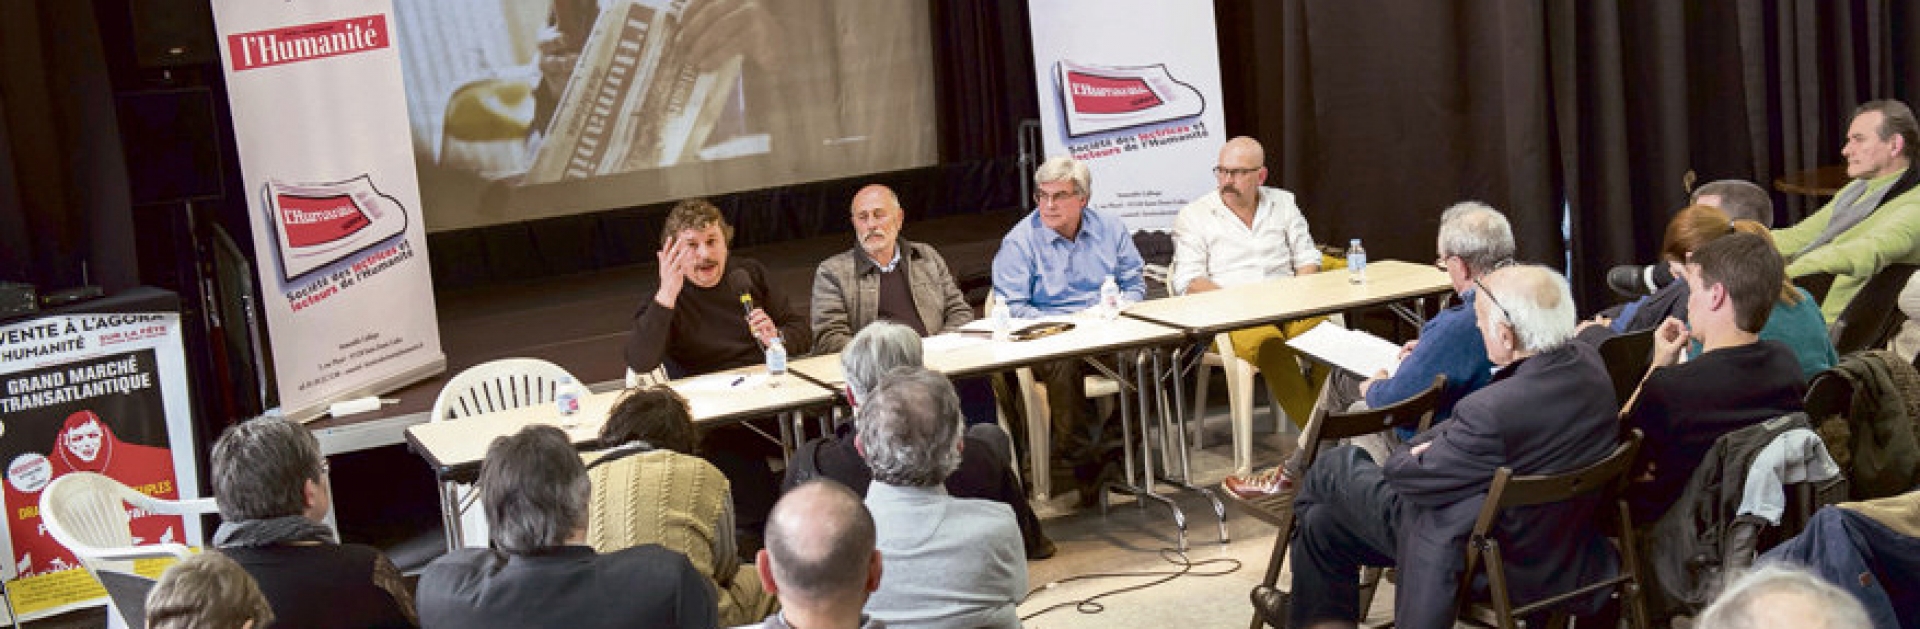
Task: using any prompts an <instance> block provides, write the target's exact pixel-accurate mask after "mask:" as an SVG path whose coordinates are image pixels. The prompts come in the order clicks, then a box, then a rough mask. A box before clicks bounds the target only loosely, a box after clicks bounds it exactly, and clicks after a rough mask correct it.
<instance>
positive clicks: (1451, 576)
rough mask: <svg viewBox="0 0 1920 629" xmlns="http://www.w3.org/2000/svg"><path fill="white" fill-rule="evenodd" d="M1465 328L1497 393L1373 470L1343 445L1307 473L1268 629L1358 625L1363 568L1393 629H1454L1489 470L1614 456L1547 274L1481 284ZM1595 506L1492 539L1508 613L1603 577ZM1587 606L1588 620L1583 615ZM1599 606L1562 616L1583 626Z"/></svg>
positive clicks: (1601, 404)
mask: <svg viewBox="0 0 1920 629" xmlns="http://www.w3.org/2000/svg"><path fill="white" fill-rule="evenodd" d="M1477 284H1478V286H1477V288H1478V289H1479V291H1478V294H1477V296H1476V298H1475V299H1474V302H1473V304H1474V315H1475V320H1476V321H1477V322H1478V326H1479V329H1480V333H1481V336H1482V340H1483V341H1484V342H1485V343H1486V347H1487V357H1488V358H1489V359H1490V360H1492V361H1493V363H1494V364H1495V365H1499V366H1500V371H1499V373H1497V374H1496V375H1495V376H1494V379H1493V382H1491V383H1488V384H1487V386H1486V387H1484V388H1482V389H1480V390H1479V391H1475V392H1473V393H1471V394H1469V395H1467V396H1466V397H1465V398H1462V399H1461V400H1460V401H1459V403H1457V404H1455V405H1454V407H1453V417H1452V419H1449V420H1447V421H1446V422H1445V423H1442V424H1439V425H1437V426H1434V427H1433V428H1432V429H1430V430H1428V431H1426V432H1423V433H1420V434H1419V435H1416V436H1415V437H1414V438H1413V439H1412V440H1411V441H1409V442H1408V443H1407V445H1403V446H1401V447H1397V448H1395V449H1394V450H1393V453H1392V455H1390V456H1389V457H1388V458H1387V461H1386V464H1385V465H1380V464H1376V463H1374V461H1373V459H1372V457H1370V456H1369V455H1367V454H1366V452H1365V451H1364V450H1361V449H1359V448H1356V447H1353V446H1350V445H1348V446H1340V447H1336V448H1333V449H1332V450H1329V451H1327V452H1326V454H1325V455H1324V456H1322V457H1321V458H1320V460H1318V461H1316V462H1315V464H1314V465H1313V467H1312V468H1311V469H1308V470H1307V475H1306V477H1305V478H1304V479H1302V482H1301V491H1300V497H1299V499H1298V501H1297V502H1296V504H1295V507H1294V508H1295V509H1296V510H1297V513H1298V516H1297V521H1298V527H1299V528H1298V529H1297V534H1296V535H1297V536H1296V537H1295V538H1294V540H1293V545H1292V548H1291V554H1290V556H1289V557H1288V559H1289V560H1290V561H1291V562H1292V564H1293V592H1292V593H1291V595H1289V594H1285V593H1281V592H1278V591H1276V590H1273V589H1271V588H1266V587H1260V588H1255V590H1254V592H1253V601H1254V605H1255V608H1256V609H1258V610H1259V611H1260V613H1261V615H1262V616H1263V617H1264V618H1265V619H1266V621H1267V622H1268V623H1270V624H1272V625H1274V626H1276V627H1321V626H1347V627H1351V626H1354V625H1355V623H1357V622H1358V620H1359V618H1360V615H1359V609H1358V607H1359V598H1360V597H1359V585H1358V584H1359V582H1360V579H1359V571H1360V566H1362V565H1369V566H1397V567H1398V568H1397V569H1398V572H1399V575H1400V576H1399V579H1400V580H1399V583H1398V585H1397V587H1396V589H1395V590H1394V620H1395V621H1396V622H1397V623H1398V624H1399V625H1400V626H1402V627H1413V628H1416V629H1422V628H1428V627H1451V626H1452V625H1453V617H1454V615H1453V612H1454V602H1455V601H1454V593H1455V591H1456V583H1457V582H1458V579H1459V573H1460V570H1461V568H1462V567H1463V565H1464V562H1463V561H1462V558H1463V556H1464V554H1465V546H1466V537H1467V533H1468V531H1469V530H1470V529H1471V528H1472V527H1473V521H1474V519H1475V517H1476V516H1477V514H1478V511H1479V509H1480V505H1481V503H1482V501H1483V499H1484V498H1485V495H1486V491H1487V487H1488V485H1489V483H1490V482H1491V481H1492V479H1493V474H1494V470H1496V469H1498V468H1500V467H1508V468H1511V469H1512V470H1513V471H1514V472H1515V473H1517V474H1553V473H1559V472H1565V471H1568V470H1572V469H1577V468H1579V467H1582V466H1585V465H1590V464H1592V463H1594V462H1595V461H1598V460H1600V459H1602V458H1604V457H1606V456H1607V455H1608V454H1609V453H1611V451H1612V450H1613V448H1614V447H1615V446H1616V445H1617V444H1618V439H1617V438H1616V437H1617V435H1618V434H1619V423H1618V420H1617V419H1616V414H1615V407H1616V404H1615V400H1614V396H1613V387H1612V385H1611V384H1609V382H1610V381H1609V379H1608V377H1607V370H1606V367H1605V366H1604V365H1603V364H1601V361H1600V356H1599V354H1598V353H1597V352H1595V351H1594V349H1593V348H1592V347H1590V346H1588V345H1586V344H1584V343H1569V342H1568V340H1569V339H1570V338H1571V337H1572V336H1573V328H1574V319H1575V315H1574V306H1573V295H1572V294H1571V293H1570V292H1569V290H1568V288H1567V283H1566V280H1565V279H1562V278H1561V277H1560V275H1559V274H1558V273H1555V272H1554V271H1552V270H1550V269H1547V268H1545V267H1538V266H1510V267H1506V268H1503V269H1500V270H1497V271H1494V272H1493V273H1490V274H1488V275H1487V276H1486V277H1485V278H1484V279H1483V281H1480V282H1478V283H1477ZM1598 505H1599V501H1598V500H1597V499H1578V500H1574V501H1570V502H1566V503H1561V504H1553V505H1541V506H1538V507H1534V508H1529V509H1526V510H1520V511H1512V512H1509V513H1507V514H1506V515H1505V517H1503V518H1502V519H1501V521H1500V522H1499V524H1497V525H1496V526H1495V535H1496V536H1497V538H1498V539H1499V540H1500V549H1501V551H1502V553H1504V554H1505V556H1506V567H1507V575H1508V578H1509V579H1510V584H1509V588H1510V590H1511V592H1512V595H1513V597H1514V599H1516V600H1532V599H1535V598H1538V597H1540V596H1541V595H1543V594H1544V593H1547V592H1555V591H1560V590H1564V589H1566V588H1567V587H1568V586H1569V585H1570V584H1571V583H1572V582H1573V581H1574V580H1575V579H1580V578H1583V577H1591V576H1600V575H1604V574H1608V573H1610V572H1611V571H1612V570H1613V569H1614V563H1615V561H1614V559H1613V554H1612V552H1611V551H1610V550H1608V549H1607V544H1608V542H1607V540H1606V538H1605V537H1604V536H1602V534H1601V532H1600V530H1599V529H1598V527H1597V525H1596V522H1597V521H1599V520H1600V519H1601V518H1599V517H1598V516H1599V515H1600V512H1598V511H1596V508H1597V507H1598ZM1580 603H1586V604H1587V606H1586V608H1585V609H1579V607H1580V605H1579V604H1580ZM1600 603H1601V601H1597V600H1596V601H1578V602H1576V603H1573V605H1574V606H1575V609H1573V610H1571V611H1574V612H1576V613H1591V612H1593V611H1595V610H1596V609H1597V607H1598V606H1599V604H1600Z"/></svg>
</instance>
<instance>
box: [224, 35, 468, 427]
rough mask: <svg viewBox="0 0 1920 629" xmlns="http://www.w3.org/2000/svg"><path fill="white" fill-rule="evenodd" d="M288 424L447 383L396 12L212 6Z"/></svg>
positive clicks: (281, 405) (282, 408)
mask: <svg viewBox="0 0 1920 629" xmlns="http://www.w3.org/2000/svg"><path fill="white" fill-rule="evenodd" d="M212 6H213V14H214V24H215V26H216V27H217V28H218V30H219V34H220V37H219V39H220V48H221V61H222V66H223V68H224V69H225V71H226V77H227V92H228V95H229V98H230V99H231V101H232V111H233V127H234V140H235V143H236V144H237V145H238V147H239V152H240V155H239V157H240V171H241V174H242V176H243V177H244V178H245V180H246V190H247V193H248V195H249V199H248V201H249V203H250V206H251V208H252V212H251V216H252V222H253V242H254V249H255V252H256V258H257V259H256V260H255V267H256V268H258V269H259V271H260V286H261V290H262V292H263V293H264V295H265V298H264V299H263V302H264V310H265V311H266V320H267V333H268V339H269V341H268V345H269V347H271V348H272V353H273V369H274V381H275V385H276V389H277V391H278V393H279V409H280V412H281V413H282V414H285V415H286V416H288V417H293V418H296V419H309V418H312V417H315V416H317V415H319V414H320V412H322V411H323V410H324V409H325V408H326V406H327V404H329V403H331V402H334V401H337V400H341V399H347V398H355V397H362V396H366V395H373V394H379V393H384V392H387V391H391V390H393V389H396V388H399V387H401V386H405V385H406V384H409V383H411V382H414V381H417V380H420V379H422V378H425V377H428V376H431V375H433V374H436V373H439V372H440V371H443V370H444V369H445V367H446V357H445V355H444V354H443V353H442V352H441V349H440V332H439V328H438V323H437V321H436V319H435V314H434V303H433V278H432V275H431V273H430V271H429V269H428V267H427V247H426V244H427V243H426V231H425V228H424V223H423V221H422V220H421V217H420V185H419V180H418V176H417V174H416V172H415V170H414V162H413V148H412V145H411V143H410V141H409V140H408V129H407V101H406V92H405V89H404V87H403V86H402V82H401V72H400V48H399V46H398V45H397V44H396V43H395V42H394V26H393V22H394V18H393V5H392V2H391V1H390V0H324V1H323V0H273V1H271V2H261V1H259V0H213V2H212Z"/></svg>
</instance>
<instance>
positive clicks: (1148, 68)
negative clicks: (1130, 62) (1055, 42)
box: [1053, 60, 1207, 137]
mask: <svg viewBox="0 0 1920 629" xmlns="http://www.w3.org/2000/svg"><path fill="white" fill-rule="evenodd" d="M1053 70H1054V72H1053V74H1054V80H1055V83H1056V84H1057V85H1059V87H1060V104H1061V107H1060V109H1061V114H1062V115H1063V116H1065V117H1066V122H1067V125H1066V126H1067V135H1069V136H1073V137H1079V136H1083V135H1091V134H1095V133H1102V132H1106V131H1114V130H1118V129H1125V128H1129V127H1138V126H1142V125H1149V124H1154V123H1159V122H1167V121H1171V120H1179V119H1181V118H1190V117H1193V116H1198V115H1200V112H1202V111H1206V105H1207V104H1206V100H1205V99H1203V98H1201V96H1200V90H1197V89H1194V87H1193V86H1191V85H1188V84H1186V83H1183V82H1181V81H1179V80H1178V79H1175V78H1174V77H1173V74H1172V73H1171V72H1169V71H1168V70H1167V66H1166V65H1165V64H1154V65H1144V66H1102V65H1094V64H1086V63H1074V62H1071V61H1065V60H1062V61H1060V62H1058V63H1055V64H1054V65H1053Z"/></svg>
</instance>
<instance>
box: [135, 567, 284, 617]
mask: <svg viewBox="0 0 1920 629" xmlns="http://www.w3.org/2000/svg"><path fill="white" fill-rule="evenodd" d="M146 621H147V629H254V628H256V627H258V628H260V629H265V627H267V626H268V625H271V624H273V607H272V606H271V605H269V604H268V603H267V597H266V595H264V594H261V593H260V586H258V585H256V584H254V582H253V577H250V576H247V571H246V570H245V569H243V568H241V567H240V564H237V563H234V562H233V559H231V558H229V557H227V556H226V555H223V554H220V552H219V551H212V550H209V551H207V552H203V553H200V554H198V555H194V556H192V557H188V558H186V559H182V560H180V562H179V563H176V564H173V565H172V566H169V567H167V571H166V572H162V573H160V580H159V581H158V582H156V583H154V584H153V589H152V590H148V591H147V618H146Z"/></svg>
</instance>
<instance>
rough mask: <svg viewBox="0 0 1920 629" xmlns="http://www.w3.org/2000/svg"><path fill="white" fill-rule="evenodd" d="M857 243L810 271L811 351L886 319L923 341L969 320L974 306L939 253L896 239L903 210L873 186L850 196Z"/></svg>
mask: <svg viewBox="0 0 1920 629" xmlns="http://www.w3.org/2000/svg"><path fill="white" fill-rule="evenodd" d="M849 218H851V219H852V221H853V233H854V238H855V246H854V247H853V248H852V249H849V250H847V251H843V252H840V253H839V254H836V255H834V256H833V257H831V258H827V259H826V260H825V261H823V262H821V263H820V267H819V268H818V269H817V270H815V271H814V274H813V314H812V322H813V348H814V351H815V352H818V353H822V354H825V353H831V352H837V351H840V350H841V349H842V348H844V347H846V346H847V342H848V341H850V340H852V339H853V335H854V334H856V333H859V332H860V329H861V328H864V327H867V324H869V323H873V322H875V321H881V320H886V321H892V322H894V323H898V324H901V325H904V326H907V327H910V328H913V331H915V332H918V333H920V336H928V335H932V334H939V333H941V332H948V331H952V330H956V329H959V327H960V326H961V325H964V324H966V323H967V322H968V321H972V320H973V307H972V306H968V305H967V299H966V296H965V295H962V294H961V293H960V286H959V284H957V283H955V282H954V280H953V273H952V272H951V271H949V270H947V260H946V259H945V258H942V257H940V252H938V251H935V250H934V249H933V247H932V246H930V245H926V244H923V243H917V242H909V241H905V240H901V239H900V229H901V227H902V226H903V225H904V224H905V223H906V218H907V217H906V210H903V209H901V208H900V197H898V196H897V195H895V194H894V192H893V190H892V189H890V188H888V187H886V186H883V185H879V184H872V185H868V186H867V187H865V188H861V189H860V192H858V193H856V194H854V195H853V203H852V204H851V207H849Z"/></svg>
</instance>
